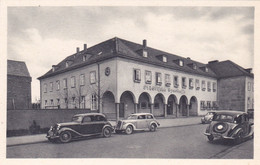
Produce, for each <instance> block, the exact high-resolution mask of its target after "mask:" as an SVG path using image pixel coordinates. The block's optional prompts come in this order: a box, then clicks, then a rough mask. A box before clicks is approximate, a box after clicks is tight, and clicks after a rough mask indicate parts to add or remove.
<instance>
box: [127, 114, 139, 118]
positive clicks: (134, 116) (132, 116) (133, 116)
mask: <svg viewBox="0 0 260 165" xmlns="http://www.w3.org/2000/svg"><path fill="white" fill-rule="evenodd" d="M136 117H137V116H136V115H130V116H128V117H127V119H136Z"/></svg>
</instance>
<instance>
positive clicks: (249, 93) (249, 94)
mask: <svg viewBox="0 0 260 165" xmlns="http://www.w3.org/2000/svg"><path fill="white" fill-rule="evenodd" d="M245 83H246V85H245V91H246V96H245V109H246V112H247V110H248V109H254V78H251V77H246V82H245Z"/></svg>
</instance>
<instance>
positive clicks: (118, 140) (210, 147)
mask: <svg viewBox="0 0 260 165" xmlns="http://www.w3.org/2000/svg"><path fill="white" fill-rule="evenodd" d="M206 126H207V125H202V124H198V125H191V126H180V127H170V128H159V129H158V130H157V131H156V132H148V131H145V132H144V131H142V132H136V133H134V134H132V135H125V134H113V135H112V136H111V137H110V138H99V137H98V138H88V139H83V140H78V141H72V142H70V143H67V144H52V143H50V142H47V141H46V142H42V143H36V144H27V145H17V146H9V147H7V158H172V159H174V158H180V159H183V158H188V159H194V158H195V159H218V158H220V159H226V158H227V159H230V158H231V159H252V158H253V140H252V139H250V140H248V141H246V142H244V143H242V144H239V145H235V144H233V143H232V142H230V141H224V140H215V141H213V142H211V143H210V142H208V140H207V138H206V136H204V135H203V132H204V131H205V128H206ZM240 148H242V149H240ZM234 151H235V152H234Z"/></svg>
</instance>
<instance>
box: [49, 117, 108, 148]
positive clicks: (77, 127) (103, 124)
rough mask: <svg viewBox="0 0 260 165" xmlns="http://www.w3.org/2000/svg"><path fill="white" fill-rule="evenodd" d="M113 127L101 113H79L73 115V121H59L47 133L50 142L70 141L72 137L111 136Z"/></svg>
mask: <svg viewBox="0 0 260 165" xmlns="http://www.w3.org/2000/svg"><path fill="white" fill-rule="evenodd" d="M112 131H113V127H112V125H111V124H110V122H108V121H107V119H106V117H105V115H103V114H101V113H86V114H77V115H75V116H73V117H72V121H71V122H67V123H57V124H55V125H54V126H51V128H50V130H49V131H48V133H47V136H46V137H47V138H48V140H49V141H50V142H56V141H60V142H62V143H67V142H70V141H71V140H72V139H77V138H80V137H88V136H93V135H102V136H103V137H110V136H111V134H112Z"/></svg>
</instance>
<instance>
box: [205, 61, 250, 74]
mask: <svg viewBox="0 0 260 165" xmlns="http://www.w3.org/2000/svg"><path fill="white" fill-rule="evenodd" d="M208 67H209V68H211V69H212V70H213V71H214V72H215V73H216V75H217V77H218V78H228V77H236V76H249V77H254V75H253V74H252V73H249V72H247V71H246V70H245V69H244V68H242V67H241V66H239V65H237V64H235V63H234V62H232V61H230V60H227V61H222V62H213V63H209V64H208Z"/></svg>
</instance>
